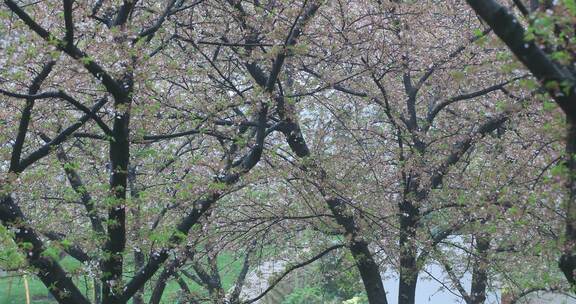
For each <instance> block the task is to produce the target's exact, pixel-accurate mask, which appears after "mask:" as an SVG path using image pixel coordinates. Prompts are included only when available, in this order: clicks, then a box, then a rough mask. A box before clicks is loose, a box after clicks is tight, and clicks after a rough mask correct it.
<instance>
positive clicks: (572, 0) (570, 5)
mask: <svg viewBox="0 0 576 304" xmlns="http://www.w3.org/2000/svg"><path fill="white" fill-rule="evenodd" d="M564 6H566V8H567V9H568V11H569V12H570V14H572V16H576V0H564Z"/></svg>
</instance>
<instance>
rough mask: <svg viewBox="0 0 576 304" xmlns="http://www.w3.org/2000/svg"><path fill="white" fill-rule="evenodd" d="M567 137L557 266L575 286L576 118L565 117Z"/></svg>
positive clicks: (573, 286)
mask: <svg viewBox="0 0 576 304" xmlns="http://www.w3.org/2000/svg"><path fill="white" fill-rule="evenodd" d="M567 128H568V130H567V138H566V167H567V169H568V170H567V176H566V178H567V181H566V188H567V192H568V193H567V194H568V198H567V199H566V202H565V209H566V236H565V243H564V252H563V254H562V257H561V258H560V262H559V266H560V269H561V270H562V272H563V273H564V275H565V276H566V279H567V280H568V282H569V283H570V285H572V289H574V288H575V287H576V278H575V276H574V270H575V269H576V253H575V249H576V159H575V158H574V156H575V155H576V120H575V119H571V118H568V119H567Z"/></svg>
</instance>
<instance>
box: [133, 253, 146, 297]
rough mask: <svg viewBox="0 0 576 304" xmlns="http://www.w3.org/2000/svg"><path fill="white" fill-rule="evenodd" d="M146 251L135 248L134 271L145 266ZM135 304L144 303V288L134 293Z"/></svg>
mask: <svg viewBox="0 0 576 304" xmlns="http://www.w3.org/2000/svg"><path fill="white" fill-rule="evenodd" d="M144 262H145V261H144V253H142V251H141V250H140V249H137V250H134V272H137V271H138V270H140V269H141V268H142V267H144ZM132 303H133V304H144V288H140V289H139V290H138V292H136V293H135V294H134V299H133V300H132Z"/></svg>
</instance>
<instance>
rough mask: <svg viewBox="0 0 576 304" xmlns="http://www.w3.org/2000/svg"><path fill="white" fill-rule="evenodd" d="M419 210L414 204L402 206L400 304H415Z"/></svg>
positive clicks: (405, 203) (408, 203) (406, 203)
mask: <svg viewBox="0 0 576 304" xmlns="http://www.w3.org/2000/svg"><path fill="white" fill-rule="evenodd" d="M417 216H418V210H417V208H416V207H414V205H413V204H412V202H409V201H406V200H405V201H403V202H402V204H401V205H400V240H399V245H400V281H399V283H398V284H399V286H398V304H414V303H415V298H416V283H417V282H418V266H417V265H416V257H417V253H418V251H417V249H416V244H415V240H416V228H417V225H418V219H417Z"/></svg>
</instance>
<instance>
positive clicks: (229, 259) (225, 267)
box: [0, 253, 242, 304]
mask: <svg viewBox="0 0 576 304" xmlns="http://www.w3.org/2000/svg"><path fill="white" fill-rule="evenodd" d="M128 262H129V261H128ZM61 263H62V266H63V267H64V268H65V269H66V270H68V271H70V270H73V269H76V268H78V267H79V266H80V263H79V262H78V261H76V260H74V259H72V258H70V257H66V258H64V259H63V260H62V261H61ZM218 265H219V268H220V269H222V270H221V273H220V275H221V277H222V284H223V285H224V289H225V290H228V289H229V288H231V287H232V285H233V284H234V280H235V278H236V276H237V274H238V273H239V272H240V268H241V267H242V262H241V261H236V260H234V257H233V255H232V254H229V253H222V254H221V255H220V256H219V258H218ZM128 267H129V266H128ZM128 275H129V274H128ZM27 279H28V286H29V288H30V295H31V297H32V301H31V302H32V303H34V304H53V303H56V301H54V300H51V301H50V300H47V299H48V296H49V292H48V289H47V288H46V287H45V286H44V284H43V283H42V282H41V281H40V280H38V279H37V278H36V277H33V276H27ZM85 279H86V278H85V277H79V278H75V282H76V284H77V286H78V287H79V288H80V290H81V291H83V292H84V293H86V291H87V289H88V290H90V291H89V292H90V293H91V297H90V298H92V291H91V290H92V288H93V286H92V282H91V279H88V280H87V281H88V286H86V281H85ZM186 282H187V283H188V285H189V287H190V289H191V290H192V291H193V292H198V293H201V292H202V291H203V289H202V287H201V286H199V285H198V284H196V283H194V282H193V281H191V280H188V279H186ZM153 288H154V287H153V286H150V285H147V286H146V288H145V290H146V292H145V299H146V300H147V299H148V298H149V296H150V294H151V293H152V290H153ZM179 293H180V286H179V285H178V283H176V282H174V281H170V282H169V283H168V284H167V286H166V289H165V291H164V297H163V298H162V303H165V304H174V303H177V302H176V297H177V295H178V294H179ZM146 302H147V301H146ZM24 303H26V294H25V291H24V279H23V277H22V276H14V274H9V276H8V277H0V304H24Z"/></svg>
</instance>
